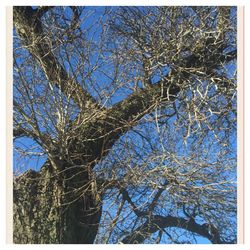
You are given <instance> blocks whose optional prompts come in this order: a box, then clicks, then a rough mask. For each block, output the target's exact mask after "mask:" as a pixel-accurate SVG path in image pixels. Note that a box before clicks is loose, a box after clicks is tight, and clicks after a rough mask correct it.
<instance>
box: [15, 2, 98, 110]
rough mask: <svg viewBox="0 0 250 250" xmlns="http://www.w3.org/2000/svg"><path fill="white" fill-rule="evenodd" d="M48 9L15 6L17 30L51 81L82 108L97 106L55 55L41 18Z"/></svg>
mask: <svg viewBox="0 0 250 250" xmlns="http://www.w3.org/2000/svg"><path fill="white" fill-rule="evenodd" d="M48 9H49V7H43V8H42V9H41V8H38V9H37V10H34V9H32V8H31V7H23V6H18V7H14V25H15V27H16V31H17V33H18V34H19V36H20V38H21V39H22V42H23V43H24V44H25V45H26V46H27V48H28V50H29V52H30V53H31V55H32V56H33V57H34V58H35V59H36V61H37V62H38V63H39V64H40V65H41V67H42V69H43V70H44V73H45V75H46V77H47V79H48V81H49V82H51V83H53V84H55V85H56V86H57V87H58V88H60V89H61V91H62V92H63V93H64V94H65V95H66V96H67V97H70V98H72V99H73V100H74V102H75V103H76V104H77V105H78V107H79V108H80V109H81V110H82V109H83V107H85V108H93V107H97V106H98V104H97V103H96V101H95V100H94V98H93V97H92V96H91V95H90V94H89V93H88V92H87V91H85V90H84V89H83V88H82V87H81V86H80V85H79V84H78V83H77V82H76V80H75V79H73V78H71V77H70V76H69V75H68V73H67V72H66V70H65V69H64V67H63V66H62V65H61V64H60V63H59V62H58V60H57V59H56V57H55V56H54V54H53V52H52V48H51V45H50V43H49V42H48V40H47V38H46V35H45V34H44V32H43V29H42V25H41V20H40V19H39V17H41V15H42V14H44V13H45V12H46V11H48Z"/></svg>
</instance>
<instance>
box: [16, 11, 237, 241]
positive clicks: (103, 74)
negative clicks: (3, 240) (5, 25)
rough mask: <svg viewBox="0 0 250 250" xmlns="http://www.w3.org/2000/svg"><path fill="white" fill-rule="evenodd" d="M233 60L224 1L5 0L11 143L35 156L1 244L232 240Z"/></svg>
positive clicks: (232, 27) (20, 178) (232, 16)
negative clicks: (51, 1)
mask: <svg viewBox="0 0 250 250" xmlns="http://www.w3.org/2000/svg"><path fill="white" fill-rule="evenodd" d="M236 56H237V51H236V8H234V7H163V6H161V7H95V8H94V7H75V6H70V7H52V6H50V7H46V6H44V7H36V8H35V7H25V6H22V7H14V132H13V133H14V142H15V143H14V145H15V150H16V151H15V152H16V154H17V156H18V157H20V158H22V157H23V158H24V159H27V158H28V157H33V156H35V157H37V158H44V159H46V161H45V163H44V164H43V166H42V167H41V168H40V169H39V170H38V171H34V170H32V169H29V170H27V171H25V172H24V171H22V170H21V172H19V174H17V175H15V178H14V190H13V191H14V242H15V243H124V244H125V243H176V244H180V243H196V242H197V239H198V238H197V237H198V236H201V237H204V238H206V239H207V240H209V241H210V242H211V243H216V244H220V243H236V208H237V205H236V187H237V186H236V165H237V161H236V158H237V157H236V128H237V120H236V106H237V105H236V104H237V102H236V87H237V84H236ZM27 138H29V139H31V140H32V141H33V145H34V147H33V146H32V147H31V146H30V147H29V148H24V147H22V146H18V143H22V142H25V140H27ZM17 156H16V157H15V161H16V165H18V161H17V160H18V157H17ZM19 167H20V166H19ZM16 168H17V167H16Z"/></svg>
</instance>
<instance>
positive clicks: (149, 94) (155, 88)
mask: <svg viewBox="0 0 250 250" xmlns="http://www.w3.org/2000/svg"><path fill="white" fill-rule="evenodd" d="M179 92H180V87H179V86H177V85H175V84H174V83H171V79H167V78H166V77H165V78H163V79H162V80H160V81H159V82H158V83H156V84H153V85H149V86H148V87H147V88H145V89H143V90H141V91H139V92H135V93H134V94H132V95H130V96H129V97H128V98H126V99H125V100H123V101H121V102H119V103H118V104H116V105H114V107H113V108H112V109H111V110H110V112H109V113H110V116H111V117H112V118H113V119H114V120H115V121H116V122H118V123H120V124H127V125H131V122H132V123H133V122H137V121H138V120H140V119H141V118H142V117H143V116H144V115H145V114H147V113H150V112H151V111H152V110H153V108H154V107H155V106H156V105H158V104H160V103H162V102H171V101H174V100H175V98H176V97H177V95H178V93H179Z"/></svg>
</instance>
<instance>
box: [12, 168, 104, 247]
mask: <svg viewBox="0 0 250 250" xmlns="http://www.w3.org/2000/svg"><path fill="white" fill-rule="evenodd" d="M61 174H62V175H64V179H62V176H60V175H58V174H55V173H54V170H53V167H52V166H51V165H50V164H48V163H47V164H45V165H44V166H43V167H42V169H41V170H40V171H39V172H35V171H33V170H29V171H27V172H25V173H24V174H22V175H20V176H19V177H17V178H16V179H15V180H14V243H18V244H27V243H34V244H43V243H44V244H49V243H54V244H55V243H78V244H79V243H80V244H81V243H82V244H88V243H89V244H91V243H93V242H94V240H95V237H96V234H97V231H98V225H99V221H100V217H101V205H100V202H99V201H100V200H99V199H98V194H97V192H96V187H95V183H94V180H89V177H90V176H89V174H88V173H87V172H85V171H78V173H77V172H76V171H74V172H72V171H68V172H64V173H61ZM80 179H81V181H79V180H80ZM67 180H68V181H67ZM69 180H70V181H69Z"/></svg>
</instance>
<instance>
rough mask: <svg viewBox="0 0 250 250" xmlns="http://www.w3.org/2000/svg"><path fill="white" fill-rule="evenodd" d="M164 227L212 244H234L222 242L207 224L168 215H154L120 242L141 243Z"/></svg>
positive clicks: (216, 232) (215, 230)
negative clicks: (181, 230)
mask: <svg viewBox="0 0 250 250" xmlns="http://www.w3.org/2000/svg"><path fill="white" fill-rule="evenodd" d="M166 227H177V228H182V229H185V230H188V231H190V232H193V233H196V234H199V235H200V236H203V237H205V238H207V239H209V240H210V241H211V242H212V243H214V244H228V243H235V242H224V241H222V240H221V239H220V236H219V233H218V230H217V229H215V227H213V226H211V225H209V224H203V225H199V224H197V223H196V222H195V221H194V220H186V219H184V218H179V217H174V216H171V215H168V216H166V217H163V216H160V215H156V216H154V217H153V218H152V219H151V220H150V221H147V222H146V223H145V224H143V225H142V226H140V227H138V228H137V229H136V231H134V232H132V233H131V234H130V235H128V236H126V237H125V238H124V239H123V240H122V242H123V243H124V244H132V243H143V241H144V240H145V239H146V238H148V236H150V235H151V234H153V233H155V232H157V231H158V230H160V229H164V228H166Z"/></svg>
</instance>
